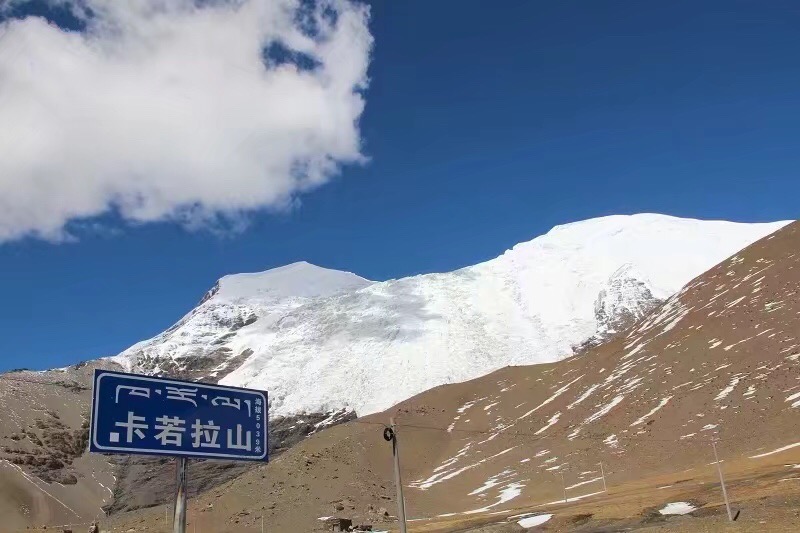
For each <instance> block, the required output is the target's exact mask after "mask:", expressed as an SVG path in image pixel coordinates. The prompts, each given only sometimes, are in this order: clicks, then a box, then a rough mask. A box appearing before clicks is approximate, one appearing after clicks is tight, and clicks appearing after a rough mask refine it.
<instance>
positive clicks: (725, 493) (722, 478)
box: [711, 440, 733, 522]
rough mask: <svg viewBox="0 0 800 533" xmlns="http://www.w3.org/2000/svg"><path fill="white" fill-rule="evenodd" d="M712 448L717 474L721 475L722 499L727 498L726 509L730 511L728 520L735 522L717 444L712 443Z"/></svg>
mask: <svg viewBox="0 0 800 533" xmlns="http://www.w3.org/2000/svg"><path fill="white" fill-rule="evenodd" d="M711 446H712V447H713V448H714V461H715V462H716V463H717V473H719V483H720V485H722V497H723V498H725V509H726V510H727V511H728V520H729V521H731V522H733V514H731V504H730V502H728V491H727V490H725V478H724V477H723V476H722V465H720V464H719V456H718V455H717V443H716V441H713V440H712V441H711Z"/></svg>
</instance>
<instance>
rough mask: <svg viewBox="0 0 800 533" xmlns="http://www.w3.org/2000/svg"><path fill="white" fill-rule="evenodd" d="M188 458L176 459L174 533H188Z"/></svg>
mask: <svg viewBox="0 0 800 533" xmlns="http://www.w3.org/2000/svg"><path fill="white" fill-rule="evenodd" d="M188 461H189V460H188V459H187V458H186V457H178V458H176V459H175V507H174V509H175V514H174V515H173V517H172V533H186V463H187V462H188Z"/></svg>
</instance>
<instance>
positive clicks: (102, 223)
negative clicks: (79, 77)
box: [0, 0, 800, 370]
mask: <svg viewBox="0 0 800 533" xmlns="http://www.w3.org/2000/svg"><path fill="white" fill-rule="evenodd" d="M486 6H487V4H486V3H485V2H478V1H468V0H462V1H460V2H458V3H457V5H456V4H455V3H452V2H418V1H414V2H376V3H375V4H373V5H372V6H371V18H370V22H369V30H370V33H371V34H372V37H373V38H374V44H373V48H372V52H371V60H370V63H369V70H368V74H369V85H368V87H367V88H366V89H364V90H363V92H362V94H363V97H364V100H365V102H366V107H365V109H364V112H363V115H362V116H361V117H360V141H361V143H362V144H361V151H362V153H363V154H364V155H366V156H367V158H368V160H367V161H365V162H363V163H356V164H344V165H343V166H342V168H341V172H340V173H339V174H338V175H337V176H336V177H334V178H333V179H332V180H331V181H329V182H328V183H326V184H324V185H322V186H320V187H319V188H317V189H315V190H313V191H310V192H308V193H305V194H301V195H300V196H299V201H296V205H295V206H294V208H292V209H289V210H278V211H276V210H274V209H266V210H262V211H256V212H254V213H251V214H250V215H249V216H248V217H247V220H248V226H247V227H246V229H244V230H243V231H241V232H239V233H234V234H226V235H222V236H220V235H218V234H216V233H214V232H212V231H208V230H204V229H200V230H187V229H186V228H185V227H183V226H180V225H178V224H175V223H171V222H147V223H130V222H128V221H124V220H121V218H120V217H119V216H111V215H103V216H100V217H97V218H92V219H90V220H89V221H82V222H80V223H77V224H76V223H74V222H73V223H70V225H69V226H68V229H69V230H70V232H71V234H72V235H73V237H75V238H73V239H70V242H57V243H55V242H52V240H42V239H36V238H22V239H10V240H7V241H6V242H4V243H0V276H1V277H2V279H3V282H4V283H3V291H2V300H3V305H2V306H0V324H2V331H3V332H2V335H0V353H2V354H3V355H2V357H0V370H3V369H10V368H15V367H32V368H48V367H53V366H60V365H65V364H69V363H74V362H76V361H78V360H82V359H89V358H94V357H98V356H105V355H113V354H115V353H117V352H119V351H121V350H122V349H124V348H126V347H128V346H129V345H131V344H132V343H134V342H136V341H138V340H141V339H143V338H146V337H149V336H152V335H154V334H156V333H158V332H160V331H162V330H163V329H165V328H166V327H168V326H169V325H171V324H172V323H173V322H174V321H175V320H177V319H178V318H180V316H182V315H183V314H184V313H185V312H187V311H188V310H189V309H190V308H191V307H192V306H193V305H194V304H195V303H196V302H197V301H198V300H199V299H200V297H201V296H202V295H203V293H204V292H205V291H206V290H207V289H208V288H210V287H211V286H212V285H213V283H214V281H215V280H216V279H217V278H219V277H220V276H222V275H225V274H228V273H236V272H247V271H259V270H265V269H268V268H271V267H275V266H279V265H282V264H286V263H289V262H293V261H297V260H307V261H310V262H312V263H316V264H319V265H322V266H327V267H332V268H338V269H344V270H350V271H353V272H356V273H358V274H360V275H362V276H365V277H367V278H371V279H388V278H393V277H399V276H406V275H411V274H417V273H423V272H431V271H446V270H452V269H454V268H458V267H461V266H465V265H469V264H473V263H476V262H479V261H483V260H487V259H490V258H492V257H494V256H497V255H499V254H500V253H502V252H503V251H504V250H505V249H507V248H509V247H510V246H512V245H513V244H515V243H517V242H520V241H524V240H529V239H531V238H533V237H535V236H536V235H538V234H541V233H544V232H546V231H547V230H548V229H549V228H550V227H552V226H553V225H555V224H559V223H564V222H568V221H574V220H579V219H584V218H589V217H595V216H600V215H606V214H612V213H635V212H661V213H668V214H673V215H678V216H687V217H697V218H721V219H730V220H738V221H769V220H779V219H790V218H796V216H797V198H798V196H799V195H800V181H799V180H798V178H797V169H798V168H800V151H798V150H797V149H796V145H797V141H798V128H797V124H798V116H799V115H800V96H798V92H797V87H798V86H799V85H800V56H798V54H797V50H798V49H800V30H798V27H800V7H798V6H797V4H796V3H794V2H768V3H762V2H741V1H739V2H737V1H730V0H728V1H719V2H716V1H706V2H699V3H698V2H682V1H677V2H661V3H646V5H645V4H643V3H641V2H611V1H598V2H549V3H545V2H509V3H508V4H506V5H505V6H504V8H503V9H499V8H498V9H488V8H487V7H486ZM42 12H44V13H45V14H48V15H50V16H51V17H54V15H53V12H52V11H48V10H47V9H44V10H43V11H42ZM18 13H19V12H18ZM55 20H56V22H60V23H61V24H62V25H63V24H65V22H64V19H59V17H58V16H55ZM0 83H2V81H0ZM0 105H2V103H0Z"/></svg>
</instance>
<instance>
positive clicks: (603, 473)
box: [598, 461, 608, 492]
mask: <svg viewBox="0 0 800 533" xmlns="http://www.w3.org/2000/svg"><path fill="white" fill-rule="evenodd" d="M598 464H599V465H600V475H601V476H603V492H608V487H607V486H606V472H605V470H603V462H602V461H600V462H599V463H598Z"/></svg>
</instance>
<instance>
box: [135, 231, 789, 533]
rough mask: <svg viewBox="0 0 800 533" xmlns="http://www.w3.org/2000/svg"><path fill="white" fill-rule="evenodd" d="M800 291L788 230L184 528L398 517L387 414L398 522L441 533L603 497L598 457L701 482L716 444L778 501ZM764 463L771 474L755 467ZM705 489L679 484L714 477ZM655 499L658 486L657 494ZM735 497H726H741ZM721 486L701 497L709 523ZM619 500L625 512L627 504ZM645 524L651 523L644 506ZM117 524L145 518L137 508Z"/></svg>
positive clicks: (332, 437) (204, 501)
mask: <svg viewBox="0 0 800 533" xmlns="http://www.w3.org/2000/svg"><path fill="white" fill-rule="evenodd" d="M798 291H800V223H794V224H792V225H790V226H788V227H786V228H784V229H782V230H781V231H779V232H777V233H776V234H774V235H772V236H769V237H767V238H765V239H763V240H761V241H759V242H757V243H755V244H753V245H752V246H749V247H748V248H746V249H745V250H743V251H741V252H740V253H737V254H736V255H734V256H732V257H730V258H728V259H727V260H725V261H723V262H722V263H720V264H719V265H717V266H716V267H714V268H712V269H711V270H710V271H708V272H707V273H705V274H703V275H701V276H700V277H698V278H696V279H694V280H693V281H691V282H690V283H689V284H688V285H686V287H684V288H683V289H682V290H681V291H680V292H679V293H678V294H676V295H674V296H672V297H670V298H668V299H667V300H666V302H664V303H663V304H662V305H660V306H659V307H658V308H657V309H655V310H654V311H653V312H651V313H650V314H648V315H647V316H646V317H644V318H643V319H642V320H640V321H638V323H637V324H635V325H634V326H633V327H632V328H629V329H628V330H626V331H625V332H624V333H623V334H622V335H619V336H617V337H616V338H615V339H614V340H612V341H611V342H608V343H605V344H603V345H601V346H599V347H595V348H591V349H588V350H587V351H585V352H584V353H583V354H582V355H579V356H576V357H573V358H570V359H567V360H564V361H559V362H556V363H552V364H542V365H534V366H521V367H507V368H504V369H501V370H499V371H497V372H494V373H492V374H490V375H487V376H484V377H482V378H478V379H476V380H473V381H470V382H465V383H460V384H454V385H446V386H442V387H438V388H435V389H433V390H430V391H427V392H425V393H423V394H420V395H418V396H415V397H414V398H411V399H409V400H407V401H404V402H402V403H401V404H399V405H398V406H396V407H395V408H392V409H391V410H389V411H387V412H384V413H380V414H375V415H371V416H368V417H365V418H362V419H359V420H358V421H356V422H352V423H348V424H344V425H340V426H337V427H335V428H332V429H330V430H327V431H326V432H324V433H323V434H320V435H318V436H315V437H312V438H310V439H307V440H306V441H304V442H302V443H301V444H299V445H297V446H296V447H294V448H293V449H292V450H290V451H289V452H288V453H286V454H284V455H283V456H281V457H280V458H279V459H278V460H276V461H274V462H273V463H271V464H269V465H267V466H265V467H263V468H261V469H260V470H258V471H254V472H250V473H247V474H245V475H243V476H242V477H241V478H238V479H237V480H235V481H234V482H232V483H230V484H229V485H227V486H225V487H223V488H220V489H218V490H214V491H210V492H209V493H206V494H204V495H202V496H200V497H198V498H197V499H196V500H195V501H194V503H193V505H194V506H195V509H201V510H202V509H205V510H206V511H205V512H201V513H199V514H197V515H196V518H195V519H196V520H198V521H199V522H197V523H200V524H207V525H208V524H214V530H215V531H233V530H239V531H240V530H247V528H248V527H256V526H257V521H258V519H259V517H260V515H261V514H262V513H263V514H264V515H265V516H266V519H267V521H268V522H267V523H268V524H270V531H297V530H302V531H313V530H316V529H318V528H319V527H320V521H319V520H318V518H319V517H325V516H331V515H339V516H349V517H353V518H355V520H356V521H357V522H372V523H381V521H382V520H387V522H384V523H386V524H387V526H389V527H391V521H390V520H391V519H390V518H381V517H382V516H383V513H382V512H378V511H380V509H381V508H382V507H383V508H386V509H387V510H389V511H391V510H392V509H393V507H392V502H391V501H392V498H393V491H392V485H391V460H390V449H389V446H388V445H387V444H386V443H385V442H384V441H383V439H382V435H381V432H382V424H383V423H385V422H386V421H387V419H388V417H389V416H395V417H396V418H397V421H398V423H399V424H400V427H399V432H400V435H401V439H402V458H403V469H404V470H403V475H404V479H405V484H406V499H407V504H408V509H409V512H410V513H411V516H412V517H414V518H416V519H421V522H416V524H417V527H423V526H422V525H420V524H429V525H428V526H425V527H426V528H427V530H431V531H432V530H436V528H435V527H434V524H436V523H440V524H441V523H445V522H448V521H453V522H452V523H453V524H455V523H456V521H459V520H460V521H465V520H473V519H475V520H477V519H483V520H491V519H492V516H495V515H494V514H493V513H502V512H503V511H505V510H510V509H514V508H517V509H528V508H530V507H531V506H534V505H537V504H546V503H548V502H556V503H557V502H558V501H559V499H561V498H563V491H564V485H566V486H567V492H568V496H569V497H570V498H578V497H580V498H592V497H599V496H596V495H597V494H599V493H600V492H602V485H601V483H602V481H601V475H600V471H599V470H600V469H599V466H598V463H599V462H602V463H603V465H604V468H605V472H606V475H607V476H608V478H609V481H610V483H612V484H614V485H615V486H626V484H627V486H632V487H634V486H636V485H635V482H636V480H640V479H642V478H644V477H653V476H658V475H661V476H672V477H671V478H670V479H674V480H675V481H674V483H678V484H680V483H684V484H685V483H686V481H687V480H693V479H697V478H696V476H698V475H700V474H702V476H706V472H707V473H708V475H713V473H714V471H713V465H714V459H713V452H712V450H711V446H710V442H711V440H712V439H717V440H719V444H718V446H719V449H720V453H721V455H722V458H723V459H724V460H725V464H726V465H728V466H726V468H733V467H734V466H735V467H736V468H737V469H741V470H746V471H748V472H752V473H753V474H752V475H753V476H756V477H755V478H752V479H755V480H756V481H757V480H758V479H761V481H758V483H761V485H762V486H766V485H768V486H770V487H773V488H775V487H778V488H780V487H783V489H782V490H783V491H784V492H783V493H781V494H784V498H783V499H784V500H786V498H788V497H789V496H788V493H787V492H786V491H790V492H791V491H792V490H794V489H793V487H794V485H792V484H791V483H789V482H788V481H792V480H793V479H795V478H796V476H795V477H792V473H793V472H795V471H796V463H798V462H800V442H799V441H800V437H798V435H800V416H799V415H800V411H798V409H800V338H798V331H800V299H798ZM709 465H710V466H709ZM766 465H769V468H770V469H772V470H770V472H771V473H769V475H768V476H767V474H764V473H763V471H762V470H759V469H762V468H766ZM759 472H762V473H761V474H759ZM562 473H563V475H564V485H562V478H561V474H562ZM781 474H782V475H781ZM681 476H683V477H681ZM758 476H762V477H761V478H759V477H758ZM764 476H767V477H764ZM700 479H701V481H699V482H698V481H691V483H689V485H691V486H693V487H698V486H699V485H698V483H708V480H707V479H706V478H705V477H703V478H700ZM709 479H713V477H712V478H709ZM786 480H788V481H787V482H786V483H781V482H783V481H786ZM756 481H753V483H755V482H756ZM632 484H633V485H632ZM764 484H766V485H764ZM686 486H688V485H686ZM661 488H663V489H668V487H667V486H665V487H653V488H652V489H653V490H652V493H654V494H660V492H659V491H658V490H656V489H661ZM745 489H746V486H745V485H737V484H733V485H732V488H731V489H730V490H732V491H733V494H734V495H735V497H737V498H741V499H745V498H747V497H748V496H747V494H751V493H747V492H745ZM642 490H643V489H642ZM670 490H673V489H670ZM692 490H695V489H692ZM696 490H700V489H696ZM775 490H777V489H775ZM668 492H669V491H667V492H664V493H663V494H668ZM716 492H717V490H714V491H711V492H702V494H703V496H702V498H704V499H705V500H704V501H705V502H708V505H714V506H717V507H715V508H714V509H717V510H714V511H713V512H716V513H718V512H719V511H718V505H719V503H718V502H719V499H718V498H719V496H718V495H716ZM698 494H700V493H698ZM592 495H595V496H592ZM753 497H755V496H753ZM627 498H628V499H627V500H626V501H627V503H626V505H633V504H632V503H631V501H633V503H635V501H636V496H635V492H633V493H631V494H629V495H628V496H627ZM631 498H633V500H631ZM663 498H667V496H663ZM708 498H713V499H710V500H709V499H708ZM666 501H669V500H666ZM666 501H665V502H663V504H665V503H666ZM704 501H699V502H697V503H698V505H701V506H702V505H706V503H704ZM611 512H613V510H612V511H611ZM641 512H642V513H644V514H643V515H642V516H644V517H645V518H646V517H647V516H651V515H647V513H649V512H652V510H651V511H645V510H642V511H641ZM709 512H711V511H709ZM510 514H513V513H510ZM656 515H658V513H656ZM584 518H585V520H584V522H585V523H589V522H591V515H590V516H588V517H584ZM651 519H652V518H647V520H651ZM120 520H122V522H120V523H125V524H147V523H149V522H148V515H147V514H139V515H135V516H127V517H120ZM124 520H128V521H127V522H125V521H124ZM203 520H205V522H203ZM641 520H644V518H641ZM584 522H582V523H584ZM637 523H638V522H637ZM589 525H590V526H591V524H589ZM209 527H210V526H209ZM587 527H588V526H587ZM453 528H456V526H455V525H454V526H453ZM764 528H765V529H764V530H765V531H768V530H769V531H778V530H780V531H783V530H786V529H785V528H784V529H767V528H766V526H764ZM451 529H452V528H451ZM456 529H457V528H456ZM442 530H448V529H446V528H445V529H442ZM567 530H569V529H567Z"/></svg>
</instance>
